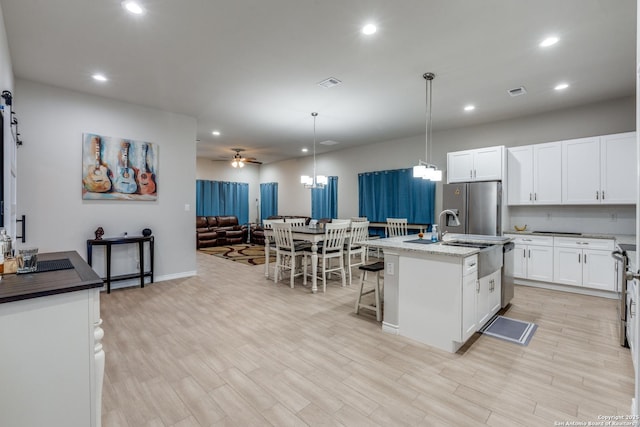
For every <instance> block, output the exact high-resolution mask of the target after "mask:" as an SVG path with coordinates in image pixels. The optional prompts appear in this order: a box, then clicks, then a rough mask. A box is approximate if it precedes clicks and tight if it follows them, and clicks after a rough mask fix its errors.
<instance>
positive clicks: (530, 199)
mask: <svg viewBox="0 0 640 427" xmlns="http://www.w3.org/2000/svg"><path fill="white" fill-rule="evenodd" d="M529 201H530V202H531V201H533V195H532V194H531V193H529Z"/></svg>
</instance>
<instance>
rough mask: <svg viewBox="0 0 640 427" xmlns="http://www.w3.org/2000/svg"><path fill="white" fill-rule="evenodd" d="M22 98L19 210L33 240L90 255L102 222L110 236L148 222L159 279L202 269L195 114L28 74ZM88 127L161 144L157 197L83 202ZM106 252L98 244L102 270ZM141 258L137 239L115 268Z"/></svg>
mask: <svg viewBox="0 0 640 427" xmlns="http://www.w3.org/2000/svg"><path fill="white" fill-rule="evenodd" d="M15 97H16V100H17V103H19V105H20V118H21V120H20V133H21V134H22V139H23V140H24V145H23V146H22V147H20V148H19V150H18V171H19V173H18V214H19V215H21V214H25V215H26V217H27V233H26V234H27V242H26V245H27V246H36V247H38V248H39V249H40V251H41V252H51V251H63V250H75V251H78V253H79V254H80V255H82V256H83V257H85V256H86V240H87V239H90V238H94V231H95V229H96V228H98V226H101V227H103V228H104V230H105V237H109V236H122V235H123V233H124V232H127V233H128V234H129V235H140V232H141V230H142V229H143V228H145V227H148V228H151V229H152V230H153V234H154V236H155V239H156V263H155V267H156V277H157V279H160V280H162V279H168V278H173V277H182V276H187V275H192V274H194V273H195V270H196V261H195V250H194V249H195V231H194V224H195V221H194V211H195V139H196V121H195V119H194V118H191V117H187V116H183V115H178V114H173V113H168V112H164V111H159V110H155V109H151V108H146V107H141V106H136V105H132V104H127V103H123V102H119V101H114V100H110V99H107V98H103V97H99V96H93V95H86V94H82V93H79V92H73V91H69V90H65V89H60V88H56V87H52V86H46V85H42V84H39V83H34V82H30V81H24V80H17V82H16V91H15ZM84 132H92V133H98V134H101V135H107V136H115V137H126V138H130V139H134V140H143V141H148V142H153V143H156V144H158V146H159V173H158V175H157V181H158V199H157V201H154V202H142V201H120V200H111V201H106V200H82V194H81V190H82V134H83V133H84ZM186 205H189V209H190V210H189V211H187V210H186ZM101 252H102V250H101V249H96V250H94V267H95V269H96V271H98V273H101V272H102V271H101V267H102V265H103V263H102V262H101V261H102V260H101V257H100V256H98V255H100V253H101ZM96 256H98V258H97V259H96V258H95V257H96ZM136 256H137V250H136V248H135V245H126V246H122V247H118V248H114V255H113V257H114V261H113V262H114V266H113V268H114V270H115V271H114V274H118V273H129V272H132V271H135V269H136V266H137V264H136V263H137V260H136Z"/></svg>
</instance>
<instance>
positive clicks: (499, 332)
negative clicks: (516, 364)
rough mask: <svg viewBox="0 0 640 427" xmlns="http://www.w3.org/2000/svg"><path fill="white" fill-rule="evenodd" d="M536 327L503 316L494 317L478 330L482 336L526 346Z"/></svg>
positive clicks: (533, 324)
mask: <svg viewBox="0 0 640 427" xmlns="http://www.w3.org/2000/svg"><path fill="white" fill-rule="evenodd" d="M537 328H538V325H536V324H535V323H530V322H523V321H522V320H516V319H511V318H509V317H504V316H496V317H495V318H494V319H493V320H491V321H490V322H489V323H487V325H486V326H485V327H484V328H482V329H481V330H480V332H481V333H483V334H484V335H489V336H491V337H495V338H499V339H501V340H505V341H509V342H514V343H516V344H520V345H528V344H529V341H531V338H532V337H533V334H534V333H535V332H536V329H537Z"/></svg>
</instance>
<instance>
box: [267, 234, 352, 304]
mask: <svg viewBox="0 0 640 427" xmlns="http://www.w3.org/2000/svg"><path fill="white" fill-rule="evenodd" d="M291 234H292V236H293V240H303V241H305V242H309V243H311V271H312V272H314V273H313V274H312V275H311V292H313V293H314V294H315V293H316V292H318V276H317V275H316V274H315V271H317V269H318V243H320V242H322V241H323V240H324V239H325V230H324V228H312V227H309V226H306V225H305V226H300V227H292V228H291ZM264 236H265V239H264V265H265V268H264V275H265V277H267V278H269V250H270V249H269V247H270V240H271V237H273V230H272V229H268V228H265V229H264ZM346 237H349V230H347V234H346Z"/></svg>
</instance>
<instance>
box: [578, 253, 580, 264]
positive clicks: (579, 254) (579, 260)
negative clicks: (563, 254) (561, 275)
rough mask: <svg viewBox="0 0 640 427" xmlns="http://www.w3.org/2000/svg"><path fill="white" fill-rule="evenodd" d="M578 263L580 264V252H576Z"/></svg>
mask: <svg viewBox="0 0 640 427" xmlns="http://www.w3.org/2000/svg"><path fill="white" fill-rule="evenodd" d="M578 264H580V254H578Z"/></svg>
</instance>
